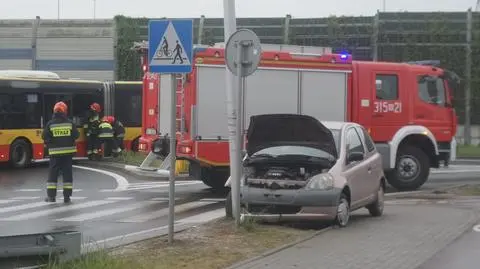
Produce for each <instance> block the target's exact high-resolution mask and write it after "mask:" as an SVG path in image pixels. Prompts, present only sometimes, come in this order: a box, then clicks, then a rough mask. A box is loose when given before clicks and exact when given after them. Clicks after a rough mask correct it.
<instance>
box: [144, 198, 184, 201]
mask: <svg viewBox="0 0 480 269" xmlns="http://www.w3.org/2000/svg"><path fill="white" fill-rule="evenodd" d="M178 200H180V198H175V201H178ZM150 201H167V202H168V201H170V199H169V198H168V197H157V198H152V199H150Z"/></svg>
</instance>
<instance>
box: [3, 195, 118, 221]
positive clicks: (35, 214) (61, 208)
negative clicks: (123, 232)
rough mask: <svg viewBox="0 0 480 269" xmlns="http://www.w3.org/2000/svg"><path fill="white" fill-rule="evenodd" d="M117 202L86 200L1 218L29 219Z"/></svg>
mask: <svg viewBox="0 0 480 269" xmlns="http://www.w3.org/2000/svg"><path fill="white" fill-rule="evenodd" d="M115 202H116V201H106V200H97V201H90V202H86V203H83V204H73V205H58V206H56V207H54V208H51V209H46V210H42V211H36V212H31V213H25V214H20V215H16V216H12V217H8V218H3V219H0V220H2V221H17V220H28V219H33V218H38V217H42V216H48V215H50V214H54V213H61V212H68V211H73V210H75V209H82V208H87V207H94V206H101V205H106V204H111V203H115ZM36 204H38V205H37V207H39V206H41V205H40V204H42V205H51V204H48V203H46V202H41V203H36ZM0 212H2V211H1V209H0Z"/></svg>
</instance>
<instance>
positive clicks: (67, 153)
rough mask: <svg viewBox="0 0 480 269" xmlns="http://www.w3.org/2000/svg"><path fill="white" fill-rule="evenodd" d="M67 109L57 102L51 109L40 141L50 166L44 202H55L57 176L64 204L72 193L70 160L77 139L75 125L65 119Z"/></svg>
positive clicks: (75, 148) (63, 104)
mask: <svg viewBox="0 0 480 269" xmlns="http://www.w3.org/2000/svg"><path fill="white" fill-rule="evenodd" d="M67 111H68V107H67V105H66V104H65V103H64V102H58V103H56V104H55V106H54V107H53V117H52V119H51V120H50V121H49V122H48V123H47V124H46V125H45V128H44V130H43V133H42V139H43V141H44V143H45V144H46V146H47V148H48V154H49V157H50V165H49V171H48V180H47V198H46V199H45V201H46V202H55V201H56V196H57V182H58V176H59V173H60V172H61V173H62V175H63V197H64V200H63V201H64V202H65V203H69V202H70V196H72V192H73V176H72V158H73V155H74V154H75V153H76V152H77V147H76V144H75V140H77V138H78V137H79V133H78V130H77V128H76V126H75V124H74V123H73V122H72V121H70V120H69V119H68V118H67Z"/></svg>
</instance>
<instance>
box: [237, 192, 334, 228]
mask: <svg viewBox="0 0 480 269" xmlns="http://www.w3.org/2000/svg"><path fill="white" fill-rule="evenodd" d="M240 193H241V195H240V204H241V205H242V213H241V215H240V217H241V221H245V220H247V219H255V220H260V221H265V222H280V221H297V220H333V219H335V217H336V215H337V204H338V201H339V199H340V195H341V193H342V189H339V188H333V189H330V190H305V189H296V190H291V189H290V190H288V189H277V190H272V189H266V188H255V187H249V186H242V187H241V190H240ZM256 208H266V209H267V208H268V209H270V210H266V211H267V212H265V211H263V212H262V211H261V212H258V211H257V210H255V209H256ZM271 209H273V210H271ZM277 209H278V210H277ZM268 211H270V212H268ZM292 211H294V212H292Z"/></svg>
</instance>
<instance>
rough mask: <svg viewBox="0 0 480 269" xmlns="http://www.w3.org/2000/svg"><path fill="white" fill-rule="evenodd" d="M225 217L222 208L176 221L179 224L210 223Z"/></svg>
mask: <svg viewBox="0 0 480 269" xmlns="http://www.w3.org/2000/svg"><path fill="white" fill-rule="evenodd" d="M223 216H225V209H224V208H219V209H216V210H212V211H208V212H205V213H200V214H198V215H193V216H191V217H188V218H184V219H181V220H179V221H177V223H179V224H187V223H188V224H192V223H204V222H207V221H211V220H214V219H218V218H221V217H223Z"/></svg>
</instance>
